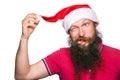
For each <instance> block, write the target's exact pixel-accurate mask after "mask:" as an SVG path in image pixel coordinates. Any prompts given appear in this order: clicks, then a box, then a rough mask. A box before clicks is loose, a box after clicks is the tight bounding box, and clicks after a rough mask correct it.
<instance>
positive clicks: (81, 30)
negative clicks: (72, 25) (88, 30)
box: [79, 28, 85, 36]
mask: <svg viewBox="0 0 120 80" xmlns="http://www.w3.org/2000/svg"><path fill="white" fill-rule="evenodd" d="M84 34H85V33H84V30H83V29H82V28H80V29H79V36H84Z"/></svg>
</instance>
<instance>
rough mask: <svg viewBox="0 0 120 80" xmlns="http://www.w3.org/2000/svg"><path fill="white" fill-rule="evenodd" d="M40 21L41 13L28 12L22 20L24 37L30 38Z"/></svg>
mask: <svg viewBox="0 0 120 80" xmlns="http://www.w3.org/2000/svg"><path fill="white" fill-rule="evenodd" d="M38 23H39V15H37V14H35V13H31V14H28V15H27V16H26V17H25V18H24V19H23V21H22V37H23V38H26V39H27V38H29V36H30V35H31V33H32V32H33V31H34V29H35V28H36V26H37V25H38Z"/></svg>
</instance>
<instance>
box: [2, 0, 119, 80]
mask: <svg viewBox="0 0 120 80" xmlns="http://www.w3.org/2000/svg"><path fill="white" fill-rule="evenodd" d="M82 3H87V4H89V5H90V6H91V7H92V8H93V10H94V11H95V12H96V13H97V15H98V18H99V20H100V25H99V28H100V31H101V33H102V34H103V43H104V44H107V45H109V46H112V47H115V48H118V49H120V36H119V34H120V30H119V28H120V11H119V10H120V9H119V8H120V5H119V0H1V1H0V79H2V80H14V65H15V64H14V63H15V55H16V51H17V48H18V45H19V39H20V36H21V21H22V19H23V18H24V17H25V16H26V15H27V14H28V13H37V14H40V15H45V16H52V15H54V14H55V13H56V12H57V11H59V10H60V9H62V8H64V7H66V6H69V5H72V4H82ZM67 38H68V36H67V35H66V33H65V31H64V29H63V28H62V25H61V21H58V22H57V23H54V24H53V23H48V22H45V21H44V20H41V21H40V24H39V25H38V27H37V28H36V29H35V32H34V33H33V34H32V35H31V37H30V40H29V57H30V62H31V64H32V63H34V62H36V61H38V60H40V59H41V58H44V57H45V56H47V55H48V54H50V53H51V52H53V51H55V50H56V49H59V48H60V47H67V46H68V45H67ZM48 79H49V80H59V79H58V76H51V77H48V78H45V79H43V80H48Z"/></svg>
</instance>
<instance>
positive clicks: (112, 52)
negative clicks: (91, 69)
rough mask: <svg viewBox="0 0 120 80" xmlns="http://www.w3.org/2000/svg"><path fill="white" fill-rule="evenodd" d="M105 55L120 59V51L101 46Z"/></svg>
mask: <svg viewBox="0 0 120 80" xmlns="http://www.w3.org/2000/svg"><path fill="white" fill-rule="evenodd" d="M104 53H105V54H106V55H111V56H116V57H117V56H119V57H120V49H117V48H114V47H111V46H108V45H104V46H103V54H104Z"/></svg>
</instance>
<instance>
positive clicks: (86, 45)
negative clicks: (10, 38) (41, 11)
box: [15, 4, 120, 80]
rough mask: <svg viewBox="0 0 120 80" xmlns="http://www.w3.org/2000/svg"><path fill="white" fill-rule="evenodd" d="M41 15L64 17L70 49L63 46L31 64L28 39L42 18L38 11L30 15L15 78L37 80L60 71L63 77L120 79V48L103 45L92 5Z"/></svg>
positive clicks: (52, 19)
mask: <svg viewBox="0 0 120 80" xmlns="http://www.w3.org/2000/svg"><path fill="white" fill-rule="evenodd" d="M41 18H43V19H44V20H46V21H49V22H56V21H57V20H58V19H63V27H64V28H65V30H66V32H67V33H68V34H69V36H70V40H69V44H70V48H61V49H59V50H57V51H55V52H53V53H52V54H50V55H49V56H47V57H45V58H44V59H41V60H40V61H38V62H37V63H35V64H32V65H30V64H29V59H28V50H27V49H28V40H29V37H30V35H31V34H32V32H33V31H34V29H35V28H36V27H37V25H38V23H39V20H38V15H37V14H35V13H31V14H28V15H27V16H26V17H25V18H24V20H23V21H22V36H21V40H20V45H19V48H18V51H17V54H16V63H15V79H18V80H19V79H20V80H34V79H42V78H44V77H47V76H49V75H54V74H58V75H59V78H60V80H120V50H118V49H115V48H112V47H109V46H106V45H104V44H102V40H101V38H100V35H99V32H98V31H97V29H96V27H97V25H98V24H99V21H98V19H97V16H96V14H95V12H94V11H93V10H92V9H91V8H90V6H89V5H87V4H83V5H72V6H69V7H66V8H64V9H62V10H60V11H59V12H58V13H57V14H56V15H55V16H52V17H45V16H41Z"/></svg>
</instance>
